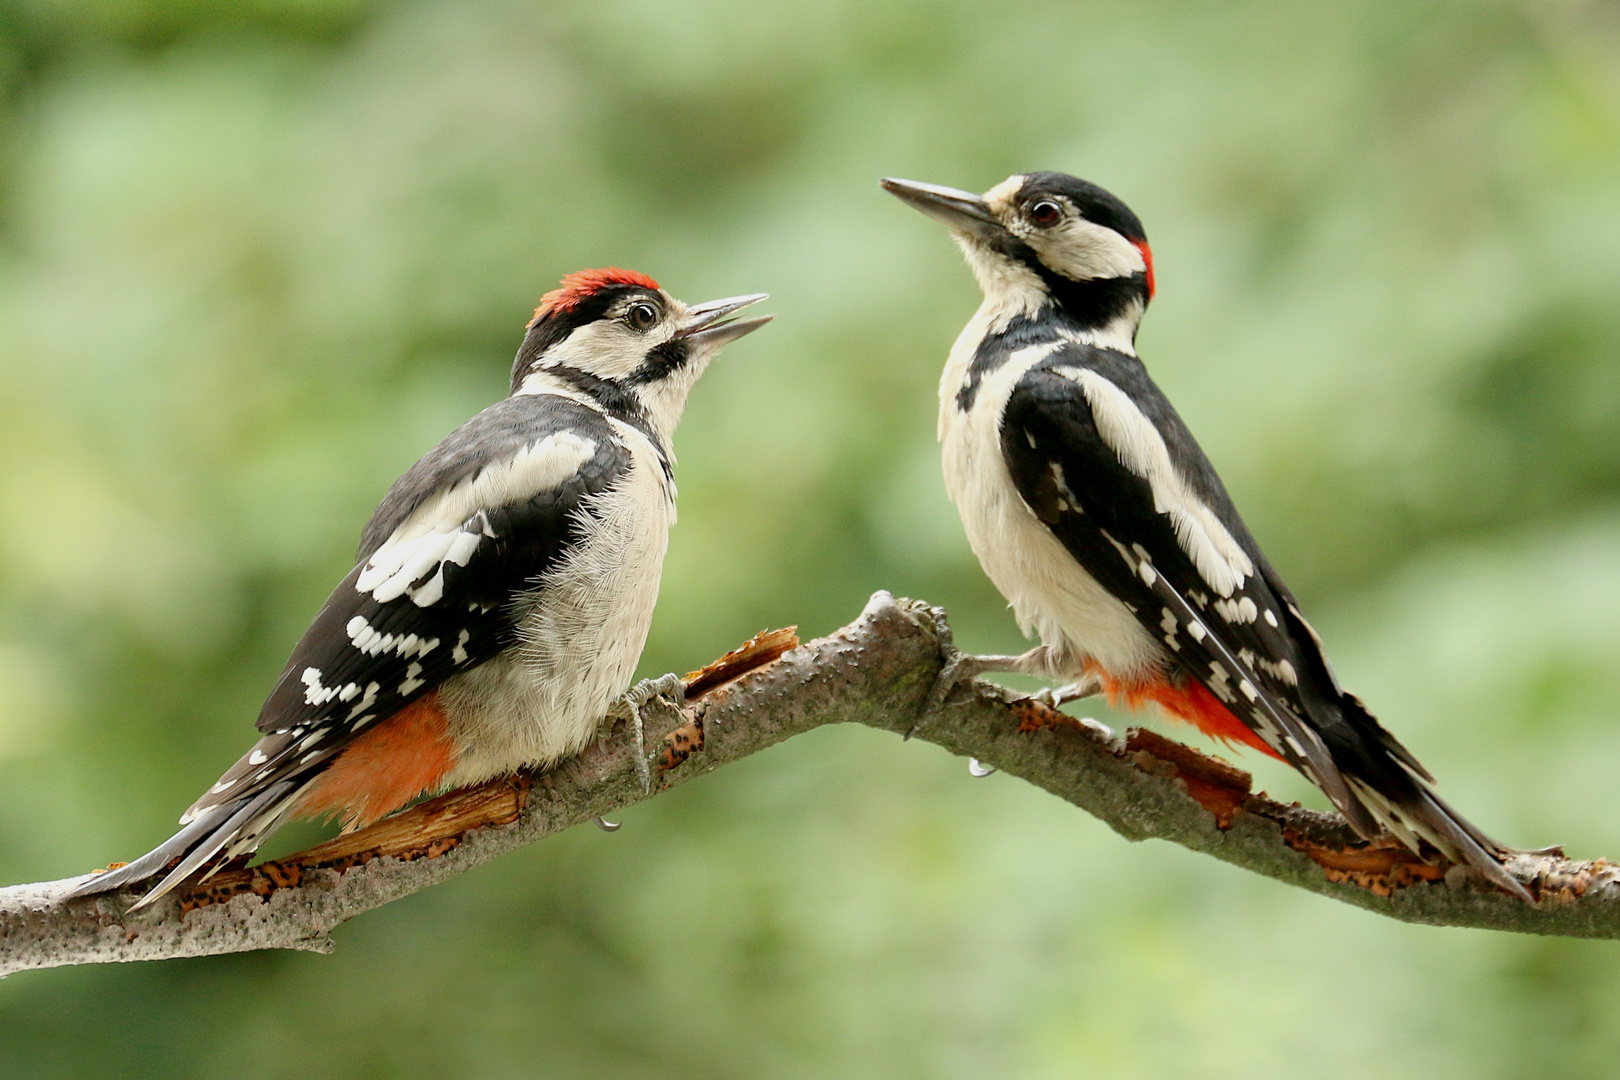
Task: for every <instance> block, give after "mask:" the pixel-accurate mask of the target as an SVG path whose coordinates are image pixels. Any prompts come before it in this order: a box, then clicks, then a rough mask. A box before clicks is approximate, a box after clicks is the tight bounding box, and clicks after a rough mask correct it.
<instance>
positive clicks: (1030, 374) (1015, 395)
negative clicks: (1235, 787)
mask: <svg viewBox="0 0 1620 1080" xmlns="http://www.w3.org/2000/svg"><path fill="white" fill-rule="evenodd" d="M882 183H883V187H884V188H885V189H886V190H887V191H889V192H890V193H891V194H893V195H895V196H897V197H899V198H900V199H901V200H903V201H904V202H906V203H908V204H910V205H911V206H912V207H914V208H916V209H917V210H920V211H922V212H923V213H924V214H927V215H928V216H930V217H932V218H935V219H936V220H938V221H941V222H943V223H944V224H945V225H946V226H948V227H949V228H950V230H951V232H952V234H953V236H954V238H955V240H956V242H957V244H958V245H959V246H960V247H961V249H962V251H963V253H964V254H965V255H966V257H967V262H968V265H969V266H970V267H971V269H972V271H973V274H974V276H975V277H976V278H977V279H978V282H979V286H980V288H981V289H982V291H983V293H984V302H983V303H982V304H981V305H980V307H979V309H978V311H977V312H976V313H975V314H974V316H973V318H972V319H971V320H969V322H968V324H967V327H966V328H965V329H964V330H963V331H962V333H961V335H960V336H959V337H958V338H957V339H956V343H955V345H953V346H952V348H951V351H950V356H949V359H948V360H947V362H946V365H945V372H944V375H943V377H942V378H941V379H940V384H939V403H940V411H939V440H940V443H941V444H942V447H943V457H944V472H945V484H946V487H947V489H948V490H949V492H950V496H951V499H952V501H953V502H954V503H955V504H956V507H957V510H958V512H959V513H960V515H961V518H962V522H963V525H964V526H965V527H966V530H967V535H968V540H969V542H970V544H971V546H972V548H973V552H974V554H975V555H977V556H978V558H979V563H980V565H981V566H983V568H984V570H985V573H986V574H988V575H989V577H990V580H991V581H993V582H994V583H995V585H996V587H997V588H998V589H999V590H1000V591H1001V594H1002V595H1003V596H1004V597H1006V598H1007V600H1008V602H1009V604H1010V605H1011V607H1012V609H1013V611H1014V613H1015V615H1016V616H1017V619H1018V622H1019V625H1020V627H1021V628H1022V629H1023V631H1024V632H1025V634H1030V633H1035V634H1038V635H1039V638H1040V642H1041V643H1040V644H1039V645H1037V646H1036V647H1034V648H1032V649H1030V650H1029V651H1028V652H1026V653H1024V654H1022V655H1020V656H970V655H967V654H963V653H960V652H958V651H956V650H955V649H954V647H951V646H947V661H948V662H947V664H946V667H945V670H944V671H943V673H942V674H941V676H940V679H939V681H938V683H937V684H936V686H935V688H934V692H933V695H932V696H931V698H930V702H929V706H928V709H929V711H931V710H932V709H934V708H937V707H938V705H939V704H941V703H942V702H943V700H944V697H945V694H946V693H948V692H949V690H950V688H951V687H952V686H953V685H954V684H955V683H956V682H957V681H959V680H961V679H963V678H968V677H971V676H972V675H974V674H978V673H981V672H991V671H1007V672H1021V673H1023V674H1027V675H1032V676H1036V677H1039V678H1044V679H1047V680H1050V681H1053V682H1058V683H1067V685H1064V686H1062V687H1061V688H1059V689H1055V690H1048V691H1046V692H1045V693H1044V695H1043V696H1044V697H1045V698H1046V699H1047V700H1048V701H1049V702H1050V703H1052V704H1054V705H1057V704H1061V703H1062V702H1064V701H1070V700H1075V699H1077V698H1081V697H1086V696H1089V695H1091V694H1095V693H1098V692H1102V693H1106V694H1107V695H1108V698H1109V699H1110V701H1113V702H1118V703H1123V704H1126V705H1129V706H1130V707H1132V708H1136V707H1140V706H1142V705H1144V704H1146V703H1149V702H1152V703H1154V704H1157V705H1158V706H1160V707H1161V708H1162V709H1163V710H1164V711H1165V712H1166V713H1167V714H1169V715H1170V716H1171V717H1173V718H1176V719H1179V720H1183V721H1186V722H1190V723H1192V724H1194V725H1195V726H1197V727H1198V728H1199V729H1201V730H1203V731H1204V732H1206V733H1208V734H1210V735H1212V736H1214V737H1216V738H1217V739H1220V740H1223V741H1225V742H1227V743H1228V744H1229V745H1230V744H1234V743H1235V744H1241V745H1244V746H1248V747H1252V748H1254V749H1257V750H1259V751H1261V752H1263V753H1266V754H1269V755H1271V756H1272V757H1275V758H1279V759H1281V760H1283V761H1285V762H1287V763H1288V764H1290V765H1292V766H1293V767H1294V768H1296V769H1298V770H1299V771H1300V772H1302V773H1303V774H1304V775H1305V776H1306V777H1307V778H1309V779H1310V780H1311V781H1312V782H1313V783H1315V784H1316V785H1317V786H1318V787H1319V788H1321V789H1322V791H1323V792H1324V793H1325V794H1326V795H1327V796H1328V798H1329V799H1331V800H1332V802H1333V804H1334V805H1335V806H1337V807H1338V808H1339V810H1340V811H1342V812H1343V814H1344V816H1345V818H1346V819H1347V820H1348V821H1349V823H1350V825H1351V826H1352V827H1353V828H1354V829H1355V831H1356V832H1357V833H1358V834H1359V835H1361V836H1362V837H1363V838H1366V839H1369V840H1370V839H1372V838H1374V837H1375V836H1377V835H1379V833H1380V831H1381V829H1387V830H1388V831H1389V832H1390V833H1391V834H1393V835H1394V836H1395V837H1396V838H1397V839H1398V840H1399V841H1400V842H1401V843H1402V844H1404V845H1405V846H1406V847H1407V848H1409V849H1411V850H1412V851H1413V852H1414V853H1417V854H1419V855H1422V856H1425V857H1430V856H1431V855H1432V852H1438V853H1440V854H1441V855H1444V856H1445V857H1446V858H1447V859H1449V860H1451V861H1452V862H1455V863H1466V864H1468V865H1471V866H1474V867H1477V868H1478V869H1479V870H1480V871H1482V872H1483V873H1484V875H1485V876H1486V877H1487V878H1489V879H1490V880H1491V881H1492V882H1494V883H1496V884H1497V885H1499V886H1500V887H1501V888H1503V889H1505V890H1507V891H1508V892H1511V893H1513V894H1515V895H1517V896H1520V897H1522V898H1523V899H1525V900H1527V901H1528V900H1531V896H1530V894H1529V892H1528V891H1527V890H1526V889H1525V888H1524V886H1523V885H1521V884H1520V883H1519V882H1518V881H1517V880H1516V879H1514V878H1513V876H1512V875H1510V874H1509V873H1508V872H1507V871H1506V869H1505V868H1504V867H1503V866H1502V859H1503V858H1504V857H1505V856H1506V855H1507V854H1508V853H1509V849H1507V848H1505V847H1503V846H1502V845H1501V844H1498V843H1496V842H1495V841H1494V840H1492V839H1490V838H1489V837H1488V836H1486V835H1485V834H1484V833H1482V832H1481V831H1480V830H1479V829H1477V828H1476V827H1474V826H1473V825H1471V824H1470V823H1469V822H1468V821H1466V820H1465V819H1464V818H1463V817H1461V816H1460V815H1459V814H1457V813H1456V811H1454V810H1452V809H1451V807H1450V806H1448V805H1447V804H1446V803H1445V802H1444V801H1442V800H1441V798H1440V797H1439V795H1438V794H1436V793H1435V791H1434V789H1433V787H1432V785H1433V783H1434V778H1433V777H1432V776H1431V775H1430V774H1429V773H1428V771H1427V770H1425V769H1424V768H1423V766H1422V765H1420V764H1419V763H1418V761H1417V759H1416V758H1414V757H1413V756H1412V755H1411V754H1410V753H1409V752H1408V751H1407V750H1406V749H1405V748H1404V747H1403V746H1401V744H1400V743H1399V742H1397V741H1396V740H1395V737H1394V736H1393V735H1391V734H1389V732H1387V731H1385V730H1384V728H1383V727H1382V726H1381V725H1380V724H1379V723H1378V721H1377V720H1376V719H1374V718H1373V716H1372V715H1371V714H1370V713H1369V712H1368V711H1367V709H1366V707H1365V706H1363V705H1362V703H1361V701H1360V700H1358V699H1357V698H1356V697H1355V696H1353V695H1351V694H1349V693H1346V692H1345V691H1344V690H1343V689H1342V688H1341V687H1340V685H1339V682H1338V679H1337V677H1336V676H1335V675H1334V672H1333V669H1332V667H1331V666H1330V664H1329V663H1328V659H1327V656H1326V655H1325V653H1324V652H1323V648H1322V642H1321V639H1320V638H1318V637H1317V635H1316V632H1315V631H1314V630H1313V629H1312V628H1311V625H1310V624H1309V623H1308V622H1306V621H1305V617H1304V615H1302V614H1301V613H1300V609H1299V605H1298V603H1297V602H1296V601H1295V599H1294V596H1293V594H1292V593H1291V592H1290V591H1289V590H1288V587H1287V586H1286V585H1285V584H1284V583H1283V581H1282V578H1281V577H1279V576H1278V574H1277V572H1276V570H1274V569H1273V568H1272V566H1271V564H1270V563H1269V562H1268V561H1267V559H1266V557H1265V555H1264V553H1263V552H1262V551H1261V550H1260V548H1259V546H1258V545H1257V544H1256V543H1255V541H1254V538H1253V537H1252V536H1251V535H1250V534H1249V530H1248V529H1247V528H1246V527H1245V526H1244V524H1243V519H1242V518H1241V517H1239V516H1238V512H1237V509H1236V508H1235V507H1234V506H1233V504H1232V500H1231V498H1230V497H1229V496H1228V495H1227V492H1226V488H1225V486H1224V485H1223V484H1222V483H1221V479H1220V477H1219V476H1218V475H1217V474H1216V472H1215V469H1214V467H1213V466H1212V465H1211V464H1210V462H1209V459H1208V458H1206V457H1205V456H1204V452H1203V450H1202V449H1201V448H1200V447H1199V445H1198V443H1197V442H1196V441H1195V440H1194V439H1193V436H1192V433H1191V432H1190V431H1188V429H1187V426H1186V425H1185V424H1184V423H1183V422H1182V420H1181V417H1180V416H1178V415H1177V413H1176V410H1175V409H1174V407H1172V406H1171V404H1170V402H1169V400H1168V399H1166V397H1165V396H1164V394H1163V392H1162V391H1160V389H1159V388H1158V387H1157V386H1156V385H1155V384H1154V382H1153V380H1152V379H1151V378H1149V376H1148V373H1147V369H1146V368H1145V367H1144V366H1143V364H1142V361H1141V360H1140V359H1139V358H1138V357H1137V355H1136V347H1135V341H1136V330H1137V325H1138V323H1139V322H1140V321H1141V319H1142V315H1143V313H1144V312H1145V311H1146V309H1147V305H1148V302H1149V301H1150V300H1151V299H1152V298H1153V293H1154V281H1153V252H1152V250H1151V249H1150V248H1149V247H1148V241H1147V235H1146V233H1145V232H1144V231H1143V228H1142V223H1141V221H1140V220H1139V219H1138V218H1137V216H1136V215H1135V214H1134V213H1132V212H1131V210H1130V209H1129V208H1128V207H1127V206H1126V205H1125V204H1124V203H1123V202H1121V201H1120V200H1119V199H1118V198H1116V197H1115V196H1113V195H1111V194H1110V193H1108V192H1107V191H1104V190H1103V189H1102V188H1100V187H1097V186H1096V185H1095V184H1090V183H1087V182H1086V181H1084V180H1079V179H1077V178H1075V177H1073V176H1069V175H1066V174H1064V173H1054V172H1037V173H1029V174H1019V175H1014V176H1011V177H1009V178H1007V179H1006V180H1004V181H1003V182H1001V183H1000V184H997V185H996V186H995V187H993V188H991V189H990V190H989V191H987V192H985V193H984V194H983V195H974V194H972V193H970V192H965V191H958V190H955V189H953V188H946V187H939V186H936V185H933V184H921V183H916V182H913V181H909V180H884V181H883V182H882ZM925 715H927V713H925ZM1429 849H1432V851H1430V850H1429Z"/></svg>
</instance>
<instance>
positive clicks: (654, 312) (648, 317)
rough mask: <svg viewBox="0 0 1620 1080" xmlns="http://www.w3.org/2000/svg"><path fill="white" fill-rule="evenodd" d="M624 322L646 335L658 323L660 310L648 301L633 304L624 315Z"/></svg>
mask: <svg viewBox="0 0 1620 1080" xmlns="http://www.w3.org/2000/svg"><path fill="white" fill-rule="evenodd" d="M624 321H625V322H627V323H629V324H630V329H632V330H635V331H636V332H638V333H642V334H645V333H646V332H647V331H648V330H651V329H652V328H653V324H654V323H656V322H658V309H657V308H655V307H653V306H652V305H651V304H649V303H647V302H646V301H642V302H641V303H637V304H631V305H630V309H629V310H628V311H626V312H625V313H624Z"/></svg>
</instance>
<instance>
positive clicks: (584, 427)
mask: <svg viewBox="0 0 1620 1080" xmlns="http://www.w3.org/2000/svg"><path fill="white" fill-rule="evenodd" d="M630 460H631V459H630V452H629V450H628V449H627V448H626V447H625V445H624V444H623V443H622V442H621V441H620V439H619V438H618V436H617V435H616V434H615V432H614V430H613V428H612V426H611V425H610V424H609V422H608V421H607V419H606V418H605V417H604V416H603V415H602V414H601V413H599V412H597V411H595V410H592V409H589V408H587V407H585V406H583V405H579V404H577V403H576V402H573V401H571V400H569V399H566V398H561V397H557V396H550V395H519V396H515V397H512V398H508V399H506V400H504V401H501V402H499V403H497V404H495V405H493V406H491V407H490V408H488V409H485V410H484V411H483V412H481V413H479V414H478V415H477V416H476V417H474V418H473V419H472V420H469V421H468V422H467V423H466V424H464V425H462V426H461V427H460V428H458V429H457V430H456V431H454V432H452V433H451V434H450V435H449V436H448V437H447V438H446V439H445V440H444V441H443V442H442V443H440V444H439V446H438V447H436V448H435V449H434V450H433V451H432V452H431V453H429V454H428V455H427V456H426V457H424V458H423V459H422V460H421V461H419V462H418V463H417V464H416V465H415V466H414V467H412V468H411V469H410V471H408V472H407V473H406V474H405V475H404V476H402V477H401V478H400V479H399V480H398V481H397V482H396V483H395V484H394V486H393V488H392V489H391V490H390V491H389V493H388V496H387V498H385V499H384V500H383V503H382V505H381V506H380V507H379V508H378V510H377V512H376V514H375V515H374V516H373V517H372V519H371V522H370V524H368V525H367V526H366V530H365V533H364V536H363V539H362V541H361V548H360V555H359V560H358V563H357V565H356V566H355V568H354V569H353V570H351V571H350V572H349V574H348V575H347V576H346V577H345V578H344V579H343V582H342V584H340V585H339V586H338V587H337V588H336V589H335V590H334V591H333V593H332V595H331V596H330V597H329V598H328V599H327V601H326V604H325V606H324V607H322V608H321V611H320V613H319V614H318V615H317V616H316V617H315V621H314V622H313V623H312V624H311V625H310V627H309V629H308V631H306V632H305V634H304V636H303V638H302V640H300V641H299V642H298V645H297V647H296V648H294V650H293V653H292V657H291V659H290V660H288V662H287V666H286V668H285V669H284V670H283V672H282V674H281V678H280V679H279V680H278V681H277V683H276V686H275V688H274V690H272V691H271V693H270V696H269V699H268V700H267V701H266V702H265V704H264V708H263V710H262V711H261V713H260V715H259V721H258V726H259V730H260V731H262V732H263V733H264V734H263V737H262V738H260V740H259V741H258V743H257V744H256V745H255V746H254V747H253V748H252V750H250V751H249V752H248V753H247V754H246V755H244V756H243V757H242V758H241V759H239V760H238V761H237V762H236V764H235V765H233V766H232V767H231V768H230V769H229V770H227V771H226V773H225V774H224V775H223V776H222V777H221V778H220V780H219V782H218V783H216V784H215V785H214V786H213V787H212V788H210V789H209V791H208V792H207V793H206V794H204V795H203V797H202V798H200V799H198V800H197V802H196V803H195V804H193V805H192V807H191V808H190V809H189V810H187V811H186V814H185V816H184V817H183V818H181V823H182V825H184V826H185V828H183V829H182V830H181V831H180V832H179V833H178V834H176V835H175V836H174V837H173V838H171V839H170V840H169V841H167V842H166V843H165V844H163V845H160V846H159V847H158V848H156V849H154V850H153V851H152V852H149V853H148V854H147V855H145V856H143V857H142V858H141V859H137V860H136V861H135V862H132V863H130V864H128V865H127V866H125V867H123V868H120V869H119V870H115V871H111V872H109V873H107V874H103V875H101V876H100V877H98V878H95V879H92V880H91V881H89V882H87V883H86V884H85V885H84V886H82V887H81V888H82V891H85V892H101V891H106V890H108V889H111V888H116V887H117V886H119V885H121V884H123V883H125V882H128V881H136V880H140V879H141V878H144V877H147V876H150V875H151V874H152V873H154V872H156V871H157V870H159V869H161V868H162V867H163V866H164V865H166V864H167V863H168V862H169V861H171V860H172V859H174V858H175V857H177V856H183V858H182V861H181V863H180V864H179V865H178V866H177V867H176V868H175V869H174V870H173V871H171V872H170V874H169V875H168V877H167V878H165V880H164V881H163V882H162V883H160V884H159V886H158V887H157V888H156V889H154V890H153V892H152V893H151V894H150V895H149V897H148V899H151V898H155V897H156V896H158V895H161V894H162V892H163V891H165V890H166V889H167V888H168V887H169V885H170V884H172V883H173V882H175V881H179V880H181V879H183V878H184V877H186V876H187V875H189V874H190V873H191V872H193V871H194V870H195V869H197V868H198V867H200V866H202V865H204V864H206V863H208V862H209V861H211V860H212V861H217V860H219V859H221V858H226V857H229V856H230V855H232V854H235V853H238V852H241V851H251V850H252V849H253V847H254V846H255V845H256V844H257V841H258V838H259V837H260V836H262V835H263V834H264V833H266V832H268V831H269V830H270V829H271V828H273V827H274V826H275V824H276V823H277V822H278V821H279V819H280V818H281V816H283V815H284V814H285V812H286V811H287V810H288V809H290V808H291V807H292V806H293V805H294V804H295V803H296V800H297V797H298V796H299V795H300V794H301V792H302V791H303V789H304V788H305V786H306V785H307V783H308V782H309V781H310V780H311V779H313V777H314V776H315V775H316V773H318V771H319V770H321V769H322V768H324V767H325V765H326V764H327V763H328V762H330V761H331V759H332V758H333V757H334V756H335V755H337V754H338V753H339V752H340V751H342V750H343V749H344V748H345V747H346V746H347V745H348V744H349V743H350V742H352V741H353V739H354V738H355V737H356V736H357V735H359V734H360V733H361V732H363V731H365V730H366V729H367V727H368V726H369V725H371V724H374V723H376V722H378V721H381V720H386V719H387V718H389V717H391V716H393V715H394V714H395V713H397V712H399V711H400V710H401V709H403V708H404V707H405V706H407V705H409V704H410V703H411V702H413V701H415V700H416V699H417V698H419V697H421V696H423V695H424V694H426V693H428V692H429V691H431V690H433V689H434V688H435V687H437V686H438V685H439V684H440V683H442V682H443V681H444V680H445V679H447V678H449V677H450V676H451V675H453V674H455V673H457V672H460V671H464V670H468V669H470V668H472V667H475V666H477V665H478V664H480V663H483V662H484V661H486V660H488V659H490V658H491V657H492V656H494V655H495V654H496V653H498V652H499V651H500V650H502V649H503V648H505V647H506V646H507V645H508V644H509V643H510V642H511V640H512V635H513V633H514V630H515V628H516V625H517V620H518V619H519V618H520V617H521V614H522V612H521V606H522V605H521V601H522V600H523V597H524V595H525V594H526V593H528V592H529V591H530V590H532V589H533V588H535V587H536V585H537V584H538V582H539V581H540V579H541V578H542V577H543V576H544V575H545V574H546V572H547V570H548V569H550V568H551V567H552V566H554V565H555V564H556V563H557V562H558V561H559V559H561V558H562V557H564V555H565V553H566V552H567V551H568V550H569V548H570V546H571V545H572V544H573V543H575V542H576V541H577V539H578V538H579V537H580V535H581V532H582V530H583V529H584V528H585V527H586V526H587V524H588V518H589V515H590V514H591V512H592V496H593V495H596V494H598V493H600V492H603V491H605V490H607V489H609V488H610V487H611V486H612V485H614V484H615V483H616V482H617V481H618V480H619V479H620V478H621V477H622V476H624V475H625V473H626V472H627V470H628V469H629V467H630Z"/></svg>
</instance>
